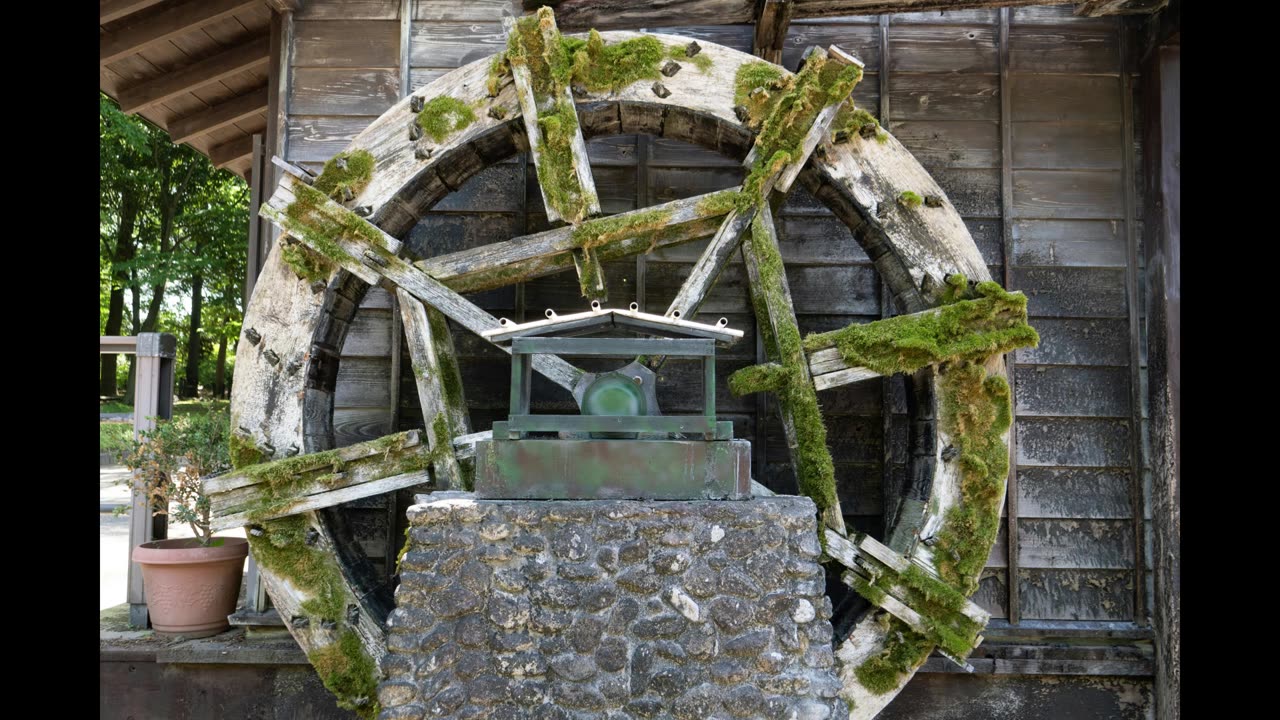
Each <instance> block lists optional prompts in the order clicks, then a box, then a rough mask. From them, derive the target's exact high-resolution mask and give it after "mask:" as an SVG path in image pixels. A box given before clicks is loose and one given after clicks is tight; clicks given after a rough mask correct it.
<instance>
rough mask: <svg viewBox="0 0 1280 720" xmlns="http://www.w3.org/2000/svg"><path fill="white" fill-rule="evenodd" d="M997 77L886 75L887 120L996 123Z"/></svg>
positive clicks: (998, 100) (997, 119) (998, 116)
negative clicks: (887, 96)
mask: <svg viewBox="0 0 1280 720" xmlns="http://www.w3.org/2000/svg"><path fill="white" fill-rule="evenodd" d="M999 93H1000V82H999V76H997V75H986V74H976V73H965V74H962V75H955V74H943V73H928V74H902V73H890V74H889V100H890V102H889V108H890V109H889V113H890V117H889V120H926V121H953V122H954V121H979V120H985V121H987V122H999V120H1000V98H999Z"/></svg>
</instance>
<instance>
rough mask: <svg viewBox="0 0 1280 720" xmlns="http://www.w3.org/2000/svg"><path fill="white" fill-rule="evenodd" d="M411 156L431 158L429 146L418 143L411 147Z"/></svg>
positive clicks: (416, 158) (418, 158)
mask: <svg viewBox="0 0 1280 720" xmlns="http://www.w3.org/2000/svg"><path fill="white" fill-rule="evenodd" d="M413 157H414V159H415V160H429V159H430V158H431V148H429V147H423V146H421V145H419V146H417V147H415V148H414V149H413Z"/></svg>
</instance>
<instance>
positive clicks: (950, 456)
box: [942, 445, 960, 462]
mask: <svg viewBox="0 0 1280 720" xmlns="http://www.w3.org/2000/svg"><path fill="white" fill-rule="evenodd" d="M959 454H960V451H959V450H958V449H956V446H955V445H948V446H946V447H945V448H943V449H942V460H943V462H951V461H952V460H955V459H956V456H957V455H959Z"/></svg>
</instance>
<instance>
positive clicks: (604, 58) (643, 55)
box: [571, 30, 667, 92]
mask: <svg viewBox="0 0 1280 720" xmlns="http://www.w3.org/2000/svg"><path fill="white" fill-rule="evenodd" d="M666 57H667V51H666V48H665V47H663V45H662V43H661V42H660V41H659V40H658V39H657V38H653V37H650V36H648V35H644V36H641V37H637V38H631V39H630V40H623V41H622V42H618V43H613V44H612V45H607V44H605V42H604V40H602V39H601V37H600V33H598V32H596V31H595V30H592V31H591V33H590V35H589V36H588V39H587V43H586V45H585V46H583V47H581V48H575V49H574V51H573V52H572V54H571V58H572V63H573V72H572V76H571V77H572V80H573V82H575V83H578V84H581V85H582V86H583V87H585V88H586V89H588V90H590V91H592V92H600V91H605V90H608V91H618V90H621V89H622V88H624V87H626V86H628V85H630V84H632V83H636V82H640V81H641V80H657V79H658V78H660V77H661V74H660V73H659V71H658V70H659V66H660V64H661V63H662V61H663V60H664V59H665V58H666Z"/></svg>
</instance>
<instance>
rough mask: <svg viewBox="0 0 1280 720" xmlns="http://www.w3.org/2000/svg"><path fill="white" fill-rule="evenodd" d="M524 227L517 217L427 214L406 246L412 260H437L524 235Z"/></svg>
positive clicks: (411, 234) (412, 233)
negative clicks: (442, 256)
mask: <svg viewBox="0 0 1280 720" xmlns="http://www.w3.org/2000/svg"><path fill="white" fill-rule="evenodd" d="M523 225H524V224H523V223H521V222H520V219H519V218H518V217H516V216H515V214H514V213H458V214H453V213H436V212H431V213H427V215H426V216H425V217H423V218H422V220H421V221H420V222H419V223H418V224H417V225H415V226H414V228H413V231H412V232H411V233H410V234H409V237H407V238H405V246H406V247H407V248H408V249H409V254H410V255H411V256H412V257H418V258H421V257H428V258H429V257H434V256H436V255H444V254H446V253H454V252H459V251H462V250H469V249H473V248H477V247H480V246H482V245H485V244H487V243H489V242H492V241H493V240H494V238H504V237H514V236H516V235H519V234H520V231H521V230H522V229H523Z"/></svg>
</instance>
